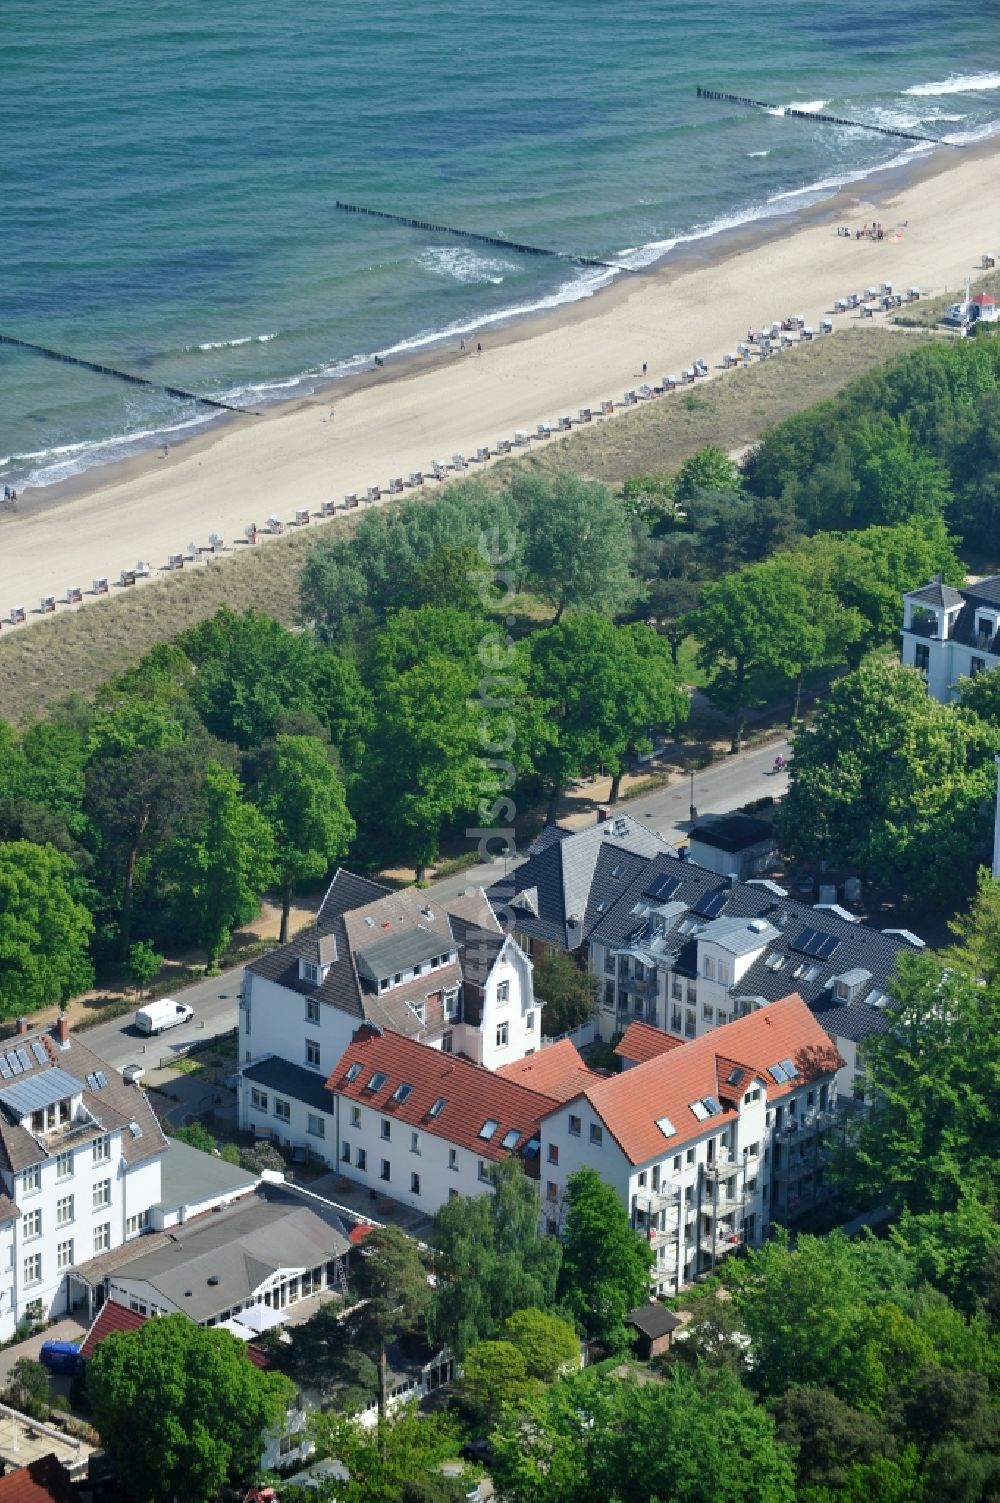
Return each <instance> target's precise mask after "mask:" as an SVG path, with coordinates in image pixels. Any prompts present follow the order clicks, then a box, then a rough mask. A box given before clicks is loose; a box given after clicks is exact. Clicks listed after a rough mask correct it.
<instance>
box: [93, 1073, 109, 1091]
mask: <svg viewBox="0 0 1000 1503" xmlns="http://www.w3.org/2000/svg"><path fill="white" fill-rule="evenodd" d="M94 1079H95V1080H96V1081H97V1089H98V1090H99V1091H103V1090H104V1087H105V1086H106V1085H107V1083H108V1077H107V1076H106V1075H105V1073H104V1071H103V1070H95V1071H94Z"/></svg>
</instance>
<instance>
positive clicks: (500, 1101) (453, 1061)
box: [326, 1027, 557, 1160]
mask: <svg viewBox="0 0 1000 1503" xmlns="http://www.w3.org/2000/svg"><path fill="white" fill-rule="evenodd" d="M355 1064H358V1065H360V1066H361V1068H360V1070H358V1071H357V1072H356V1073H355V1078H354V1079H353V1080H348V1079H347V1075H348V1072H349V1071H350V1070H351V1067H352V1066H353V1065H355ZM377 1073H382V1074H383V1075H385V1077H386V1078H385V1082H384V1083H383V1084H382V1085H381V1086H380V1087H379V1089H378V1090H374V1091H373V1090H371V1089H370V1085H369V1082H370V1081H371V1079H372V1077H373V1076H374V1075H376V1074H377ZM402 1085H409V1086H412V1090H411V1091H410V1092H409V1094H408V1095H407V1097H406V1100H405V1101H394V1100H393V1099H392V1098H393V1092H394V1091H395V1090H396V1089H397V1088H398V1087H399V1086H402ZM326 1086H327V1090H328V1091H336V1092H337V1093H338V1094H339V1095H341V1096H343V1097H345V1098H346V1099H347V1100H348V1101H360V1102H363V1103H364V1104H365V1105H366V1106H370V1107H372V1108H374V1110H376V1111H379V1112H384V1113H385V1115H386V1116H387V1117H395V1118H396V1119H397V1120H398V1121H400V1122H405V1123H407V1125H408V1126H410V1127H419V1128H420V1129H421V1131H422V1132H427V1133H431V1134H432V1135H433V1136H434V1137H438V1138H444V1139H445V1140H446V1141H447V1142H449V1143H455V1144H457V1145H458V1146H460V1147H462V1148H471V1149H473V1150H474V1151H475V1152H476V1153H478V1154H480V1155H481V1156H482V1157H483V1158H484V1159H493V1160H499V1159H504V1158H506V1157H507V1155H508V1153H511V1152H516V1151H517V1150H518V1149H520V1148H523V1147H524V1145H525V1143H526V1142H527V1141H528V1139H529V1138H532V1137H537V1135H538V1124H539V1122H540V1121H541V1119H542V1117H544V1116H545V1115H546V1113H547V1112H550V1111H551V1110H552V1108H553V1107H554V1106H555V1105H557V1102H556V1099H555V1098H554V1097H552V1096H546V1095H543V1094H542V1092H540V1091H532V1090H529V1089H528V1088H527V1087H526V1086H523V1085H520V1084H519V1083H518V1082H517V1081H514V1080H505V1079H504V1078H503V1076H502V1075H497V1074H495V1073H494V1072H493V1071H492V1070H487V1069H484V1067H483V1066H482V1065H474V1064H473V1063H472V1062H471V1060H467V1059H461V1058H460V1057H459V1056H458V1055H454V1054H443V1053H442V1052H441V1050H439V1049H432V1048H431V1047H430V1045H428V1044H420V1043H417V1041H416V1040H415V1039H408V1038H404V1037H403V1036H402V1035H401V1034H398V1033H391V1034H390V1033H386V1034H375V1033H373V1032H371V1030H370V1029H369V1028H366V1027H362V1028H359V1029H358V1031H357V1033H356V1034H355V1037H354V1039H353V1041H352V1042H351V1043H350V1044H349V1045H348V1046H347V1048H346V1049H345V1050H344V1052H343V1054H342V1055H341V1057H340V1059H339V1060H338V1062H337V1064H336V1065H335V1066H334V1068H333V1071H332V1073H331V1075H330V1078H329V1080H328V1081H327V1083H326ZM439 1100H440V1101H442V1102H443V1103H444V1105H443V1106H442V1107H441V1108H440V1109H439V1111H438V1112H437V1113H436V1114H435V1115H433V1116H432V1115H431V1108H432V1106H434V1104H435V1103H436V1102H437V1101H439ZM490 1120H492V1121H494V1122H496V1123H497V1127H496V1129H495V1131H494V1132H493V1133H492V1135H491V1136H490V1137H489V1138H483V1137H481V1136H480V1133H481V1131H482V1128H483V1126H484V1125H485V1123H486V1122H487V1121H490ZM514 1130H516V1131H517V1137H516V1138H515V1139H514V1140H513V1142H512V1143H510V1144H509V1146H508V1147H507V1148H504V1146H503V1142H504V1138H505V1137H506V1136H507V1134H508V1133H510V1132H513V1131H514Z"/></svg>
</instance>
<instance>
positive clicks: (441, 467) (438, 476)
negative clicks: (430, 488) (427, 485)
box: [434, 459, 448, 480]
mask: <svg viewBox="0 0 1000 1503" xmlns="http://www.w3.org/2000/svg"><path fill="white" fill-rule="evenodd" d="M447 473H448V466H447V465H446V464H445V462H444V460H443V459H435V461H434V479H435V480H443V479H444V478H445V476H446V475H447Z"/></svg>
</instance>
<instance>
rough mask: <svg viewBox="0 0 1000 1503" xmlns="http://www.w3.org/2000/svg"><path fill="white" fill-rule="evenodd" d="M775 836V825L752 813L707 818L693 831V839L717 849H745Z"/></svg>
mask: <svg viewBox="0 0 1000 1503" xmlns="http://www.w3.org/2000/svg"><path fill="white" fill-rule="evenodd" d="M774 838H775V835H774V826H773V825H769V824H768V822H767V820H766V819H754V817H753V815H751V814H729V815H727V816H726V818H725V819H713V820H706V821H704V822H703V823H702V824H700V825H695V827H694V829H693V830H692V831H691V839H692V840H696V841H699V842H700V843H701V844H702V845H710V846H711V847H712V848H713V849H714V850H717V851H730V852H735V851H745V850H748V849H749V848H750V847H751V846H755V845H762V844H763V843H764V841H766V840H774Z"/></svg>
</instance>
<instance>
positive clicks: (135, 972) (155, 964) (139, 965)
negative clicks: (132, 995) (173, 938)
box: [128, 939, 164, 997]
mask: <svg viewBox="0 0 1000 1503" xmlns="http://www.w3.org/2000/svg"><path fill="white" fill-rule="evenodd" d="M163 959H164V957H163V956H162V955H159V954H158V953H157V952H156V950H154V948H153V946H152V945H151V944H150V942H149V940H148V939H137V940H136V941H135V944H133V945H130V946H129V952H128V974H129V980H130V981H131V982H132V985H133V986H134V987H135V989H136V991H137V992H138V993H139V996H140V997H142V996H143V994H144V993H145V990H146V988H147V986H148V985H149V983H150V982H151V981H152V980H153V977H154V976H157V975H159V973H160V969H161V968H162V966H163Z"/></svg>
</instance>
